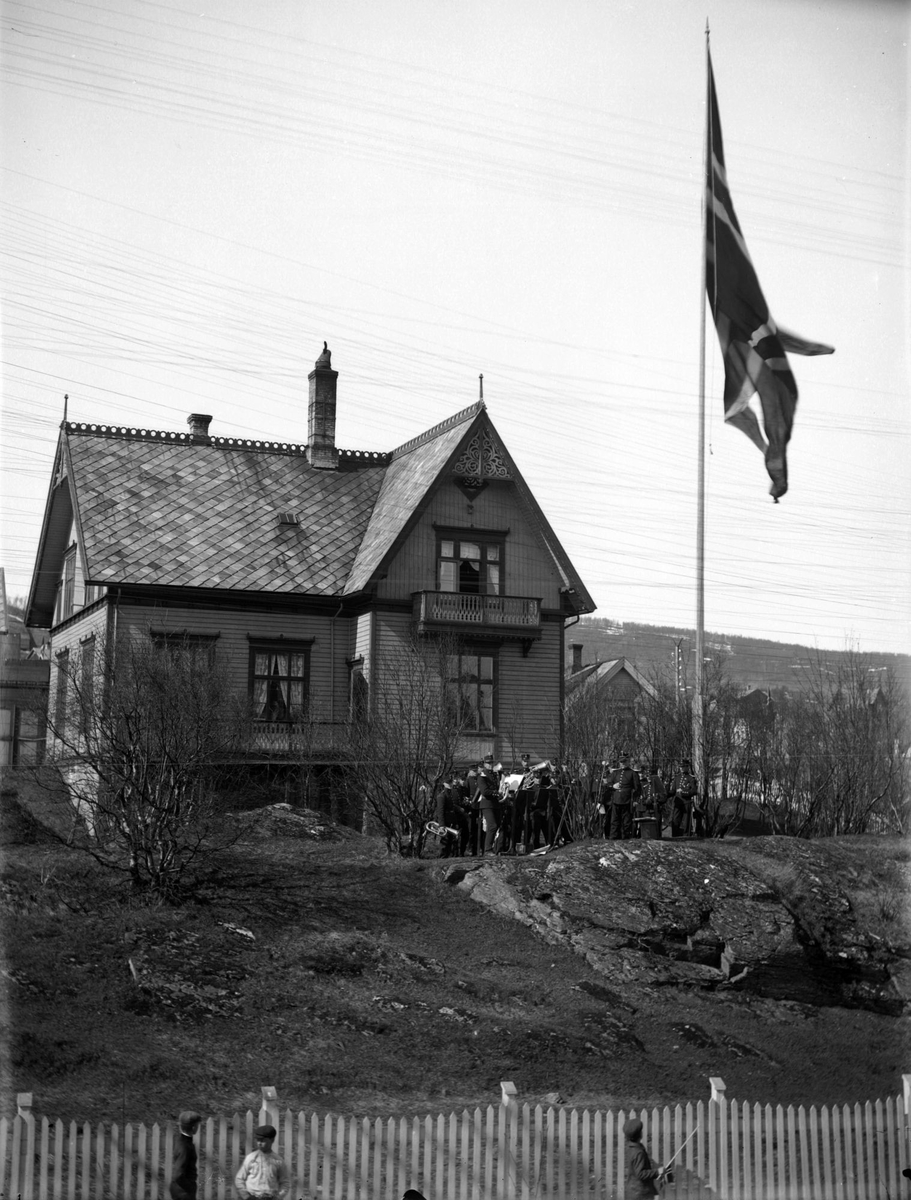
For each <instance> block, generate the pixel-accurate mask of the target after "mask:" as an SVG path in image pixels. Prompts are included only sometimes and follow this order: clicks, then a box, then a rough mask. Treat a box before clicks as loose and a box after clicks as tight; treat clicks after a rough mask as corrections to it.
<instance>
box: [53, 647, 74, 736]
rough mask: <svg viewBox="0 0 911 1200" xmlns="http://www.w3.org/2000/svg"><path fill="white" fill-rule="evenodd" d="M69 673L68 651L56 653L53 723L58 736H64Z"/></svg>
mask: <svg viewBox="0 0 911 1200" xmlns="http://www.w3.org/2000/svg"><path fill="white" fill-rule="evenodd" d="M69 675H70V652H69V650H63V651H61V652H60V654H58V655H57V694H56V697H55V700H54V724H55V726H56V727H57V728H56V733H57V736H58V737H65V736H66V693H67V686H68V684H69Z"/></svg>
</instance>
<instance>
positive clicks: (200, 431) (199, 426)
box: [187, 413, 212, 446]
mask: <svg viewBox="0 0 911 1200" xmlns="http://www.w3.org/2000/svg"><path fill="white" fill-rule="evenodd" d="M211 420H212V418H211V417H209V416H206V414H205V413H190V415H189V416H188V417H187V424H188V425H189V426H190V441H191V442H195V443H196V444H197V445H203V446H206V445H208V443H209V422H210V421H211Z"/></svg>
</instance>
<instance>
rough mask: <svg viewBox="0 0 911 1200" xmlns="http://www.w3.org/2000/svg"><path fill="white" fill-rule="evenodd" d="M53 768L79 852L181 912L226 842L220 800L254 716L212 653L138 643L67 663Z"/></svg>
mask: <svg viewBox="0 0 911 1200" xmlns="http://www.w3.org/2000/svg"><path fill="white" fill-rule="evenodd" d="M56 669H57V674H56V679H55V680H54V688H53V695H52V697H51V700H50V703H49V706H48V713H47V726H48V757H49V759H50V760H52V761H53V763H54V764H55V765H56V767H57V768H58V769H59V771H60V774H61V775H62V777H63V779H64V781H65V783H66V786H67V789H68V792H69V795H70V798H71V800H72V802H73V804H74V806H75V809H76V811H77V813H78V814H79V816H80V818H81V820H82V826H83V835H82V836H81V837H79V839H78V844H79V845H80V846H81V847H82V848H83V849H84V850H86V851H87V852H88V853H89V854H91V855H92V857H94V858H95V859H96V860H97V861H98V862H100V863H102V864H103V865H104V866H106V867H109V868H111V869H113V870H115V871H120V872H123V873H124V875H125V876H126V877H127V878H128V879H129V881H130V884H131V887H132V889H133V890H134V892H136V893H143V894H146V895H148V896H150V897H152V898H154V899H157V900H162V901H167V902H174V901H176V900H178V899H180V897H181V896H182V895H183V894H184V892H185V890H186V888H187V886H188V882H189V872H190V868H191V867H192V866H193V865H194V864H196V863H198V862H199V860H200V858H201V856H202V855H204V853H205V852H206V851H207V850H208V849H209V848H210V847H211V846H212V845H213V844H215V843H216V842H217V841H218V840H219V834H220V833H223V821H222V820H221V818H220V813H219V806H218V795H219V788H220V785H221V784H222V783H223V782H224V779H225V775H226V772H227V771H229V770H230V764H231V761H232V759H235V760H236V756H237V753H238V751H240V750H241V749H242V747H243V744H244V733H245V725H246V722H245V713H244V712H243V710H242V708H241V707H240V705H239V702H238V701H237V699H236V697H235V695H234V694H233V692H232V689H231V686H230V682H229V678H228V675H227V671H226V669H225V666H224V664H222V662H221V661H220V659H219V657H218V655H217V652H216V650H215V646H214V643H212V642H209V641H204V642H201V641H199V640H194V639H187V638H181V637H173V636H169V637H167V638H160V639H158V640H157V641H156V640H154V639H153V638H152V637H151V636H147V635H144V634H138V633H134V634H133V635H127V636H124V637H121V638H120V639H118V640H117V641H116V643H114V642H112V643H106V642H104V641H102V640H101V639H98V640H92V641H89V642H86V643H84V644H83V645H82V646H81V648H80V650H79V652H78V653H76V654H73V653H72V651H71V652H70V653H69V654H65V655H63V656H60V657H58V659H57V664H56Z"/></svg>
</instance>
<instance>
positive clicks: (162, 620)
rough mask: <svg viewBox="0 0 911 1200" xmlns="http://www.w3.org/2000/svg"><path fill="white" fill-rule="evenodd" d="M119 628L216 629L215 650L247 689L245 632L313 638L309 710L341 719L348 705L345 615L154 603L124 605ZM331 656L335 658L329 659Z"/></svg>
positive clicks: (243, 690)
mask: <svg viewBox="0 0 911 1200" xmlns="http://www.w3.org/2000/svg"><path fill="white" fill-rule="evenodd" d="M118 623H119V628H120V630H121V631H123V630H125V629H127V628H129V629H133V630H137V631H140V630H141V631H145V630H147V629H149V628H152V629H156V630H170V631H171V632H174V633H177V632H181V631H183V630H186V632H187V633H198V634H218V635H219V636H218V650H219V653H220V654H221V655H223V656H224V658H225V661H226V662H227V663H228V665H229V670H230V673H231V678H232V682H233V685H234V686H235V687H236V688H237V690H238V693H239V694H240V695H242V696H245V695H247V692H248V688H249V669H250V640H249V639H250V638H254V639H257V640H258V639H262V640H265V641H268V640H269V639H270V638H280V637H284V638H289V639H294V638H301V639H304V640H306V639H308V638H312V639H313V642H312V644H311V646H310V710H311V714H312V716H313V717H315V718H316V719H317V720H325V721H329V720H331V719H332V717H331V716H330V714H331V713H332V712H333V710H334V712H335V714H336V719H338V720H342V719H344V717H345V716H346V715H347V711H348V667H347V664H346V659H347V658H349V657H350V655H351V644H352V638H353V630H352V624H353V622H352V620H351V618H349V617H337V618H334V617H332V616H327V615H325V614H323V613H276V612H271V613H270V612H255V611H251V610H247V609H228V608H218V609H214V608H213V609H207V608H186V609H183V608H171V607H169V608H158V607H154V606H151V605H149V606H145V605H124V606H123V607H122V608H120V610H119V615H118ZM333 657H334V660H335V661H334V664H333V662H332V659H333Z"/></svg>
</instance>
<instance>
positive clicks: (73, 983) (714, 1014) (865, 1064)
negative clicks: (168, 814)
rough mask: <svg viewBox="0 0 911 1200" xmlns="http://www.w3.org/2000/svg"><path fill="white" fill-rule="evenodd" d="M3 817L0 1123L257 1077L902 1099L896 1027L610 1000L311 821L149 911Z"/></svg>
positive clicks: (331, 1100)
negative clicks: (27, 1110)
mask: <svg viewBox="0 0 911 1200" xmlns="http://www.w3.org/2000/svg"><path fill="white" fill-rule="evenodd" d="M4 812H5V822H4V840H5V846H4V878H3V881H2V888H0V904H2V910H3V927H4V942H3V953H4V962H3V964H2V969H3V975H2V977H0V978H2V983H3V985H4V988H5V997H4V999H5V1004H4V1005H3V1020H4V1025H5V1028H4V1037H5V1038H6V1039H8V1043H9V1049H10V1054H9V1055H5V1056H4V1061H5V1062H6V1063H7V1064H8V1067H7V1071H6V1074H5V1076H4V1078H3V1080H2V1085H3V1096H2V1111H3V1113H5V1114H8V1113H10V1111H11V1110H12V1108H13V1101H14V1096H15V1093H16V1092H17V1091H31V1092H33V1093H34V1096H35V1106H36V1109H37V1110H38V1111H39V1112H41V1113H46V1114H48V1115H51V1116H61V1117H65V1118H78V1119H89V1120H98V1119H110V1120H118V1121H119V1120H124V1119H126V1120H143V1121H151V1120H157V1119H159V1118H161V1117H162V1115H169V1114H170V1115H173V1113H175V1112H176V1111H178V1110H179V1109H181V1108H185V1107H192V1108H197V1109H199V1110H201V1111H203V1112H206V1113H230V1112H233V1111H235V1110H239V1109H246V1108H249V1107H255V1106H256V1105H257V1104H258V1099H259V1095H260V1091H259V1089H260V1087H261V1086H263V1085H265V1084H271V1085H273V1086H275V1087H276V1088H277V1090H278V1095H279V1099H280V1103H281V1104H282V1106H285V1105H287V1106H288V1107H290V1108H292V1109H308V1110H313V1111H327V1110H332V1111H336V1112H344V1113H352V1114H357V1115H363V1116H373V1115H387V1114H398V1113H403V1114H408V1113H425V1112H434V1111H448V1110H450V1109H458V1108H461V1107H462V1106H463V1105H465V1104H475V1103H481V1102H483V1103H488V1102H492V1101H496V1100H497V1098H498V1096H499V1083H500V1081H501V1080H506V1079H508V1080H513V1081H515V1083H516V1085H517V1087H518V1091H519V1096H520V1099H522V1100H532V1099H534V1100H540V1099H543V1098H544V1097H546V1096H548V1095H549V1094H554V1093H556V1094H559V1096H560V1097H561V1098H562V1099H563V1100H564V1101H566V1102H567V1103H570V1104H574V1105H577V1106H595V1105H597V1106H608V1105H634V1104H635V1105H640V1104H646V1103H648V1104H652V1103H664V1102H669V1101H674V1102H676V1101H679V1100H690V1099H700V1098H702V1099H704V1098H706V1097H707V1095H708V1087H709V1085H708V1079H709V1076H711V1075H720V1076H722V1077H723V1078H724V1079H725V1081H726V1083H727V1085H728V1094H729V1095H732V1096H736V1097H738V1098H742V1099H750V1100H762V1101H764V1102H766V1101H768V1102H771V1103H777V1102H787V1103H816V1104H821V1103H832V1102H835V1101H839V1102H849V1101H856V1100H865V1099H867V1098H875V1097H876V1096H879V1095H883V1094H885V1093H891V1092H895V1091H900V1089H901V1071H902V1069H903V1068H902V1062H903V1061H906V1056H903V1054H902V1052H901V1050H900V1048H899V1042H900V1039H901V1038H902V1036H903V1034H904V1032H906V1030H905V1027H904V1026H903V1025H902V1023H901V1022H900V1021H898V1020H896V1019H895V1018H889V1017H886V1016H879V1015H875V1014H872V1013H869V1012H863V1011H857V1010H855V1011H850V1012H849V1011H847V1010H842V1009H816V1008H809V1007H807V1006H805V1005H800V1004H794V1003H787V1002H786V1003H776V1002H771V1001H766V1000H761V999H758V998H756V997H749V996H746V995H744V996H742V997H738V998H737V999H736V1002H735V1003H734V1004H733V1005H732V1003H731V998H730V995H728V997H727V999H726V1001H725V1003H724V1005H720V1004H719V1003H718V998H717V997H716V996H715V995H714V994H712V993H709V992H706V991H704V990H702V989H700V988H699V987H693V988H679V989H674V990H669V989H661V988H639V989H638V990H637V989H634V988H629V989H626V988H624V989H622V993H621V990H618V989H612V988H608V987H606V986H604V983H603V981H602V980H601V979H600V978H599V976H598V975H597V974H596V973H595V972H594V971H593V970H592V969H591V968H589V967H588V965H587V964H586V962H585V961H584V960H583V959H581V958H579V957H577V956H575V955H573V954H572V953H570V952H569V951H566V950H561V949H557V948H555V947H553V946H551V945H548V944H547V943H546V942H543V941H541V940H540V939H539V938H537V937H536V936H535V935H534V934H533V933H532V932H531V931H529V930H528V929H526V928H525V927H524V926H522V925H519V924H518V923H516V922H513V921H509V920H507V919H505V918H500V917H497V916H494V915H492V914H491V913H490V912H489V911H488V910H486V909H485V908H483V907H482V906H481V905H479V904H477V903H475V902H474V901H472V900H471V899H469V898H468V897H466V896H465V895H463V894H462V893H461V892H460V891H458V890H456V889H454V888H452V887H449V886H447V885H446V884H444V883H442V882H441V878H440V873H439V872H438V870H437V869H436V867H435V865H434V863H433V862H424V861H414V860H404V859H399V858H389V857H387V856H386V855H385V854H384V853H383V851H382V848H381V847H379V846H377V845H376V844H375V843H374V842H372V841H370V840H368V839H365V838H362V837H360V836H359V835H357V834H354V833H352V832H351V831H348V830H341V829H334V828H332V827H330V826H328V825H327V824H323V823H322V822H323V818H320V817H318V816H317V815H316V814H310V815H309V816H308V817H306V818H304V817H297V816H295V815H293V814H292V815H282V814H278V815H277V816H275V817H267V816H255V817H250V818H246V819H247V820H248V821H249V826H248V828H247V830H246V835H245V838H244V840H242V841H241V842H239V843H238V844H237V845H236V846H235V847H233V849H231V850H230V851H228V852H225V853H224V854H223V855H222V856H221V857H220V859H218V860H217V861H214V860H213V861H212V862H211V863H210V864H209V865H210V866H211V867H212V873H211V877H210V880H209V882H208V884H207V885H206V886H205V888H204V889H203V890H202V892H201V893H200V896H199V897H198V899H197V900H196V901H194V902H193V903H190V904H187V905H185V906H184V907H182V908H179V909H166V908H148V907H136V906H131V905H130V904H129V903H127V902H125V900H124V898H123V896H122V895H120V894H118V893H116V892H115V891H114V890H113V887H112V883H111V880H110V878H109V877H107V876H105V875H102V874H99V872H98V870H97V869H96V868H95V867H94V866H92V865H91V863H89V862H88V861H87V860H86V859H84V858H81V857H74V856H73V854H72V852H70V851H68V850H66V849H65V848H62V847H60V846H59V845H57V844H54V843H52V842H50V841H47V840H45V839H44V835H43V834H42V832H41V829H40V827H38V826H36V825H33V824H30V823H29V822H24V821H21V820H20V821H16V820H13V819H12V818H13V816H14V815H15V813H14V810H13V807H12V806H10V805H9V804H7V805H5V810H4ZM279 818H280V819H279ZM884 844H885V843H883V842H878V843H876V845H873V844H872V843H870V844H868V845H867V846H866V848H865V847H864V845H863V844H862V840H861V839H858V840H857V846H858V848H857V851H856V853H857V876H856V878H857V881H858V882H857V885H856V886H857V887H858V888H860V887H861V883H860V881H861V880H867V881H868V882H867V883H866V884H864V887H868V883H869V879H870V877H871V876H870V870H871V855H872V856H874V858H875V868H876V870H877V871H878V873H879V876H878V877H880V878H882V879H883V880H886V881H887V876H888V875H889V872H890V870H891V869H892V868H891V866H890V863H891V859H890V854H891V855H893V856H894V857H895V859H896V862H898V861H899V860H901V856H902V855H903V854H904V855H905V857H907V855H906V851H905V849H904V848H902V847H900V846H892V848H891V850H890V851H889V853H888V854H887V853H884V849H883V847H884ZM890 845H891V844H890ZM850 853H852V854H853V853H854V850H853V849H851V850H850ZM896 878H897V876H896ZM606 902H609V901H608V899H607V898H606ZM880 908H882V906H880ZM884 914H885V910H884V909H883V911H882V912H880V914H879V919H880V920H881V921H882V920H886V919H888V920H897V919H898V918H897V914H896V913H895V912H892V913H891V914H885V915H884ZM630 1029H631V1030H632V1032H629V1030H630ZM833 1048H837V1052H833Z"/></svg>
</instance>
